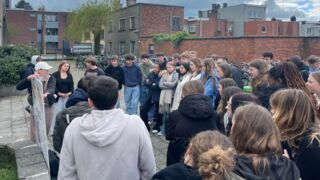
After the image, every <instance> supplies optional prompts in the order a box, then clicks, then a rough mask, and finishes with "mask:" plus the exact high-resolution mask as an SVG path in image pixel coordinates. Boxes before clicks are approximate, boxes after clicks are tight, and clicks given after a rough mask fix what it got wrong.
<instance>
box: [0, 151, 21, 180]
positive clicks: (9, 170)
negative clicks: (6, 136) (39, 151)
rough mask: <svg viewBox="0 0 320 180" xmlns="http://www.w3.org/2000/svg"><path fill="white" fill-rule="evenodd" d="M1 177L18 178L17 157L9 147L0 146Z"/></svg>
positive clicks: (10, 179)
mask: <svg viewBox="0 0 320 180" xmlns="http://www.w3.org/2000/svg"><path fill="white" fill-rule="evenodd" d="M0 179H1V180H17V179H18V173H17V164H16V158H15V155H14V152H11V151H10V150H9V149H8V148H0Z"/></svg>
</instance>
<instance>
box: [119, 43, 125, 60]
mask: <svg viewBox="0 0 320 180" xmlns="http://www.w3.org/2000/svg"><path fill="white" fill-rule="evenodd" d="M125 48H126V42H124V41H120V42H119V55H120V56H121V55H124V54H125V53H126V52H125V50H126V49H125Z"/></svg>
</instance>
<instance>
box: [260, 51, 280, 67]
mask: <svg viewBox="0 0 320 180" xmlns="http://www.w3.org/2000/svg"><path fill="white" fill-rule="evenodd" d="M262 58H263V60H264V61H265V62H266V63H267V65H268V69H271V68H272V67H274V66H275V65H276V64H277V63H276V61H275V60H274V59H273V54H272V52H264V53H263V54H262Z"/></svg>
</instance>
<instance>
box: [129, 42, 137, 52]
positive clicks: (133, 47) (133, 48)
mask: <svg viewBox="0 0 320 180" xmlns="http://www.w3.org/2000/svg"><path fill="white" fill-rule="evenodd" d="M135 46H136V42H135V41H131V42H130V53H131V54H134V53H135Z"/></svg>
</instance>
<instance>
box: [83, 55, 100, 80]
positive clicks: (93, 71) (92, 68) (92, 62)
mask: <svg viewBox="0 0 320 180" xmlns="http://www.w3.org/2000/svg"><path fill="white" fill-rule="evenodd" d="M84 63H85V65H86V68H87V70H86V72H85V73H84V75H85V76H102V75H104V71H103V70H102V69H101V68H100V67H98V66H97V60H96V58H94V57H92V56H89V57H87V58H86V59H85V60H84Z"/></svg>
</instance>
